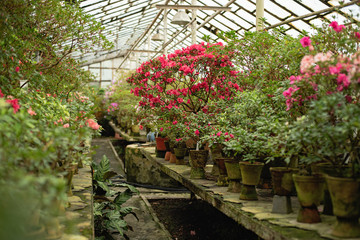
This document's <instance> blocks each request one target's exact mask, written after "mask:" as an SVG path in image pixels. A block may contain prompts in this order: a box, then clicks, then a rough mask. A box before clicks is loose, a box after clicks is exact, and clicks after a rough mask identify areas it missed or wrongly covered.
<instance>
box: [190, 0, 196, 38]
mask: <svg viewBox="0 0 360 240" xmlns="http://www.w3.org/2000/svg"><path fill="white" fill-rule="evenodd" d="M196 4H197V0H191V5H196ZM196 12H197V10H196V9H193V10H192V12H191V16H192V19H191V20H193V22H192V24H191V43H192V44H195V43H196V15H197V14H196ZM194 20H195V21H194Z"/></svg>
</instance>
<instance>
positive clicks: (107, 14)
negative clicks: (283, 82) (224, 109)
mask: <svg viewBox="0 0 360 240" xmlns="http://www.w3.org/2000/svg"><path fill="white" fill-rule="evenodd" d="M166 2H168V3H167V5H191V0H184V1H182V2H181V1H180V0H166V1H164V0H81V1H80V7H81V8H82V9H83V10H84V11H85V12H86V13H88V14H90V15H92V16H93V17H94V18H96V19H97V20H98V21H100V22H101V23H102V25H103V26H104V28H105V31H104V33H106V35H107V37H108V39H109V40H110V41H112V42H113V43H114V45H115V49H113V50H111V51H102V50H101V49H98V51H96V52H95V53H87V54H82V55H81V54H75V55H74V57H77V58H80V59H81V60H86V61H89V60H91V61H89V62H92V63H94V62H96V59H105V60H108V59H112V58H114V57H120V56H125V55H126V54H127V53H128V51H129V50H130V49H135V50H150V51H152V52H151V54H150V55H151V57H155V56H156V55H159V54H162V49H163V44H164V42H157V41H149V39H148V38H149V37H150V36H152V35H153V34H155V33H156V31H157V30H159V31H160V33H161V34H163V33H164V31H165V29H164V11H163V9H159V8H157V7H156V5H157V4H166ZM230 2H232V3H231V4H230V5H229V7H230V8H231V11H221V12H219V14H218V15H216V16H215V17H214V18H212V19H210V18H211V17H210V16H211V15H212V14H214V13H215V12H216V11H214V10H197V21H196V22H197V26H200V24H202V23H204V22H205V21H207V23H206V24H205V25H204V26H203V27H202V28H200V29H198V30H197V32H196V35H197V42H201V41H202V37H203V36H204V35H207V36H209V37H210V39H212V40H215V41H218V40H219V39H218V38H217V35H216V34H217V33H218V32H219V31H229V30H235V31H236V32H237V33H238V34H240V35H242V34H243V33H244V31H255V29H256V23H255V21H256V0H197V4H196V5H198V6H217V7H223V6H226V5H227V4H229V3H230ZM343 2H344V4H351V5H349V6H347V7H343V8H339V9H337V11H331V12H330V11H327V12H321V13H316V11H321V10H324V9H327V8H330V7H334V6H340V3H339V0H331V1H326V0H264V18H265V27H268V28H271V27H272V25H275V24H279V23H281V22H283V21H288V20H290V19H293V18H296V17H301V16H303V15H306V14H312V15H311V16H308V17H305V18H302V19H299V20H296V21H291V22H288V23H286V24H284V25H283V27H284V29H285V30H284V31H285V32H284V34H290V35H293V36H296V35H298V34H300V32H301V31H303V30H306V31H308V32H310V31H311V24H314V25H319V24H321V21H320V20H325V21H328V22H330V21H333V20H336V21H338V22H339V23H340V24H342V23H343V22H344V21H345V19H347V18H349V17H350V15H353V16H352V18H353V20H354V21H360V17H359V14H360V6H359V3H358V1H350V0H345V1H343ZM356 2H357V3H356ZM176 13H177V10H175V9H169V10H168V11H167V29H166V30H167V40H168V41H169V40H171V41H169V44H168V46H167V49H168V51H170V52H171V51H174V50H175V49H179V48H182V47H185V46H188V45H190V44H191V36H190V32H191V29H190V27H187V28H183V27H182V26H179V25H174V24H171V20H172V18H173V17H174V15H175V14H176ZM186 13H187V14H188V16H189V17H190V18H191V10H186ZM181 30H182V32H181V33H180V34H177V32H178V31H181ZM145 33H146V34H145ZM176 34H177V36H176V37H174V36H175V35H176ZM186 36H188V37H186ZM185 37H186V38H185ZM184 38H185V39H184ZM155 52H159V53H157V54H156V53H155ZM142 56H144V57H146V58H147V57H148V55H147V54H142ZM145 60H146V59H145Z"/></svg>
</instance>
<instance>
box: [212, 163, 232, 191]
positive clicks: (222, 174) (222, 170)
mask: <svg viewBox="0 0 360 240" xmlns="http://www.w3.org/2000/svg"><path fill="white" fill-rule="evenodd" d="M215 163H216V164H217V165H218V167H219V176H218V178H217V185H218V186H227V185H228V184H229V182H228V180H227V172H226V167H225V158H216V159H215Z"/></svg>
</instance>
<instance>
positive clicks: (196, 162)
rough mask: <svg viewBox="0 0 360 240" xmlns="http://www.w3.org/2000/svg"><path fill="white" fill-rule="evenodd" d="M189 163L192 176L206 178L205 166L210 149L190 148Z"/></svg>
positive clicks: (193, 177)
mask: <svg viewBox="0 0 360 240" xmlns="http://www.w3.org/2000/svg"><path fill="white" fill-rule="evenodd" d="M189 155H190V159H189V163H190V166H191V170H190V178H192V179H201V178H205V166H206V162H207V159H208V156H209V151H208V150H190V152H189Z"/></svg>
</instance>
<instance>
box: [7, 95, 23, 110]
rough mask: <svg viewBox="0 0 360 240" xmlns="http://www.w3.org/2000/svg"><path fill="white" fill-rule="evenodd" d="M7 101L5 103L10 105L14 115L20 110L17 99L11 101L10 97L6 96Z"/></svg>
mask: <svg viewBox="0 0 360 240" xmlns="http://www.w3.org/2000/svg"><path fill="white" fill-rule="evenodd" d="M8 98H10V99H8V100H6V102H7V103H10V104H11V106H12V108H13V109H14V113H16V112H17V111H19V109H20V105H19V99H12V98H13V97H12V96H8Z"/></svg>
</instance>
